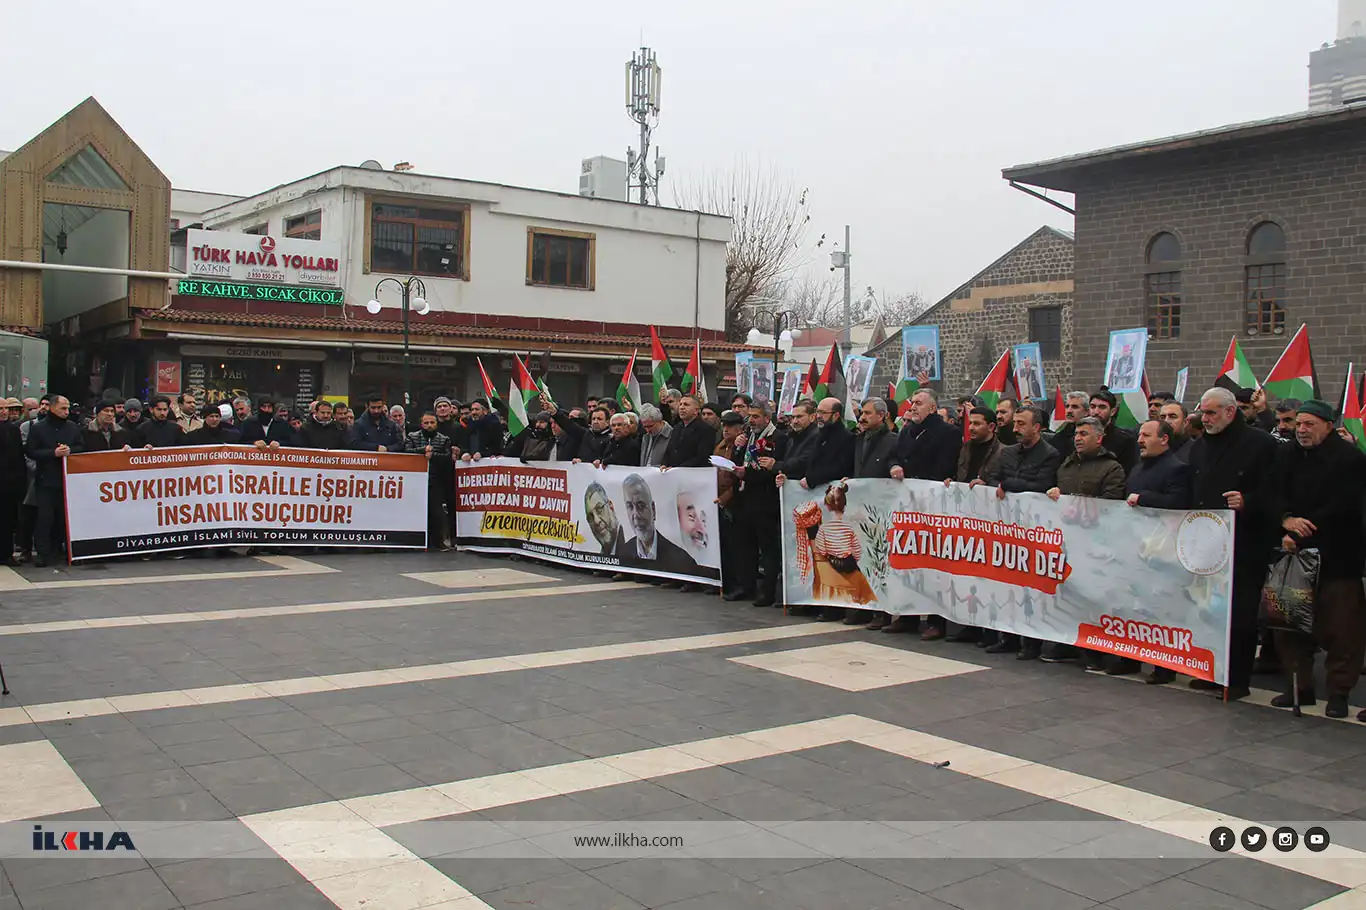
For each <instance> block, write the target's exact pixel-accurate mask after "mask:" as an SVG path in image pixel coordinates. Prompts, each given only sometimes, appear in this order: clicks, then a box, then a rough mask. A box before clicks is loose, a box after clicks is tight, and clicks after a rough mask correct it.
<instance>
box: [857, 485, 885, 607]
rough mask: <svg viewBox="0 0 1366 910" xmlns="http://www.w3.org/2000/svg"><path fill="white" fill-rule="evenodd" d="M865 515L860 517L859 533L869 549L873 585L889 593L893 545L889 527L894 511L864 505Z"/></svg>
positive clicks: (870, 573)
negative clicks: (888, 568)
mask: <svg viewBox="0 0 1366 910" xmlns="http://www.w3.org/2000/svg"><path fill="white" fill-rule="evenodd" d="M863 511H864V517H863V518H861V519H859V523H858V529H859V533H860V534H862V535H863V540H864V543H865V545H866V546H867V549H868V559H869V566H868V568H869V572H868V574H869V576H870V579H869V580H870V581H871V582H872V585H873V587H875V588H877V589H878V591H880V592H882V593H883V594H886V593H887V557H888V555H889V552H890V550H891V546H890V545H889V544H888V543H887V527H888V523H889V521H890V519H891V515H892V513H891V512H890V511H889V510H887V509H881V508H878V507H877V506H873V505H865V506H864V507H863Z"/></svg>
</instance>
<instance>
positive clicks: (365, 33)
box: [0, 0, 1336, 299]
mask: <svg viewBox="0 0 1366 910" xmlns="http://www.w3.org/2000/svg"><path fill="white" fill-rule="evenodd" d="M1335 26H1336V2H1335V0H1144V2H1142V3H1134V2H1126V3H1115V2H1087V0H1032V2H1029V3H1021V2H1019V0H952V2H930V0H882V2H876V0H845V2H843V3H833V2H821V3H816V2H811V0H729V2H720V0H689V2H685V3H674V2H670V3H663V2H656V3H653V4H650V3H641V2H634V3H624V2H618V0H593V2H587V3H564V2H556V3H549V2H544V0H520V2H516V3H475V2H472V0H463V2H441V0H407V2H401V3H383V2H370V3H365V4H361V3H355V2H350V0H327V2H316V0H276V2H270V3H263V2H256V0H239V2H236V3H231V4H209V5H205V4H198V3H184V2H177V3H171V2H162V0H119V2H114V3H110V2H107V0H104V2H91V0H68V2H66V3H63V4H62V5H61V8H60V14H54V13H53V11H52V10H51V9H50V8H48V7H47V6H45V5H44V4H39V3H25V4H11V5H10V8H9V9H7V10H6V12H5V26H4V28H3V29H0V84H3V85H5V86H6V87H7V89H6V90H5V91H4V92H0V148H6V149H14V148H15V147H17V146H18V145H20V144H22V143H23V142H25V141H27V140H28V139H30V138H31V137H32V136H34V135H35V134H36V133H38V132H39V131H41V130H42V129H43V128H44V127H45V126H47V125H48V124H49V123H51V122H52V121H53V120H54V119H56V118H57V117H59V116H60V115H61V114H62V113H64V112H65V111H66V110H68V109H70V108H71V107H73V106H75V105H76V104H77V103H79V102H80V101H81V100H82V99H84V98H85V97H86V96H88V95H94V96H95V97H96V98H98V99H99V100H100V102H101V103H102V104H103V105H104V106H105V107H106V108H107V109H108V110H109V111H110V112H111V113H112V114H113V116H114V117H115V119H117V120H118V121H119V122H120V123H121V124H122V125H123V127H124V128H125V129H126V130H127V131H128V132H129V134H131V135H132V137H133V139H134V140H135V141H136V142H137V143H138V144H139V145H141V146H142V148H143V150H144V151H146V152H147V153H148V154H149V155H150V156H151V157H152V159H153V160H154V161H155V162H156V163H157V164H158V165H159V166H160V167H161V169H162V170H163V171H164V172H165V173H166V174H167V175H168V176H169V177H170V179H171V182H172V184H173V185H174V186H176V187H180V188H187V189H200V190H215V191H221V192H231V193H240V194H249V193H255V192H258V191H261V190H264V189H266V188H269V187H271V186H274V185H276V184H280V183H286V182H289V181H291V180H295V179H298V178H301V177H305V176H307V175H309V174H313V173H316V172H318V171H321V170H324V169H326V168H328V167H332V166H335V165H339V164H359V163H360V162H361V161H362V160H364V159H366V158H377V159H379V160H380V161H381V162H382V163H383V164H384V165H385V166H386V167H388V166H390V165H392V164H394V163H396V162H398V161H402V160H408V161H411V162H412V163H413V164H414V165H415V166H416V168H417V170H419V171H422V172H425V173H432V174H443V175H450V176H457V177H466V178H471V179H478V180H489V181H496V182H502V183H511V184H519V185H524V186H531V187H539V188H545V189H554V190H560V191H566V192H577V187H578V183H577V180H578V168H579V161H580V159H582V158H585V157H588V156H591V155H597V154H608V155H613V156H617V157H624V154H625V149H626V146H627V145H628V144H634V143H635V141H636V135H635V127H634V124H632V123H631V121H630V120H628V119H627V117H626V115H625V113H624V98H623V94H624V90H623V65H624V63H625V61H626V60H628V59H629V58H630V56H631V53H632V52H633V51H634V50H635V48H636V47H637V46H639V44H640V41H641V38H642V36H643V38H644V41H645V43H647V44H648V45H650V46H651V47H653V48H654V49H655V50H656V52H657V53H658V55H659V62H660V64H661V66H662V67H663V69H664V79H663V99H662V100H663V114H662V118H661V122H660V126H659V129H658V131H657V133H656V141H657V143H658V144H659V145H660V146H661V147H662V149H663V152H664V154H665V155H666V156H667V159H668V171H669V172H670V174H669V175H666V177H665V190H664V193H663V196H664V198H665V201H666V202H667V201H668V199H669V195H670V194H669V188H668V184H669V178H670V176H679V177H681V176H683V175H684V174H685V173H687V172H699V171H711V170H714V169H718V168H725V167H729V166H731V164H732V163H733V162H734V161H736V160H737V159H740V158H744V159H747V160H749V161H751V162H763V163H765V164H766V165H769V166H771V167H773V168H775V169H777V170H779V171H781V172H783V173H786V174H788V175H790V176H791V178H792V179H793V180H794V181H796V182H798V183H799V184H801V185H803V186H807V187H809V189H810V200H811V214H812V227H813V230H812V234H811V237H812V240H813V241H814V239H815V237H817V236H819V234H820V233H821V232H823V231H824V232H828V233H829V234H830V235H831V236H832V237H833V236H835V235H837V234H841V233H842V232H843V226H844V224H845V223H846V222H847V223H849V224H851V225H852V226H853V254H854V257H853V263H854V272H853V277H854V283H855V287H856V288H862V287H863V286H865V285H872V286H873V287H875V288H877V289H878V290H879V291H881V290H883V289H885V290H886V291H887V292H888V293H899V292H905V291H913V290H918V291H920V292H921V293H923V294H925V295H926V296H927V297H929V298H931V299H938V298H939V297H941V296H943V295H944V294H946V293H948V292H950V291H951V290H953V289H954V288H955V287H956V286H958V285H959V284H961V283H962V282H964V281H966V280H967V279H968V278H970V277H971V276H972V274H973V273H974V272H976V271H977V270H979V269H980V268H982V267H983V266H985V265H987V264H988V263H990V262H991V261H992V260H993V259H995V258H996V257H997V256H999V255H1000V254H1001V253H1003V252H1005V251H1006V250H1007V249H1008V248H1009V247H1011V246H1012V245H1014V244H1015V243H1016V242H1018V241H1019V240H1020V239H1022V238H1023V237H1024V236H1025V235H1026V234H1028V233H1029V232H1030V231H1032V230H1034V229H1035V228H1037V227H1038V226H1039V225H1041V224H1044V223H1049V224H1053V225H1056V226H1059V227H1063V228H1070V227H1071V223H1070V218H1068V216H1067V215H1066V214H1065V213H1063V212H1061V211H1058V210H1057V209H1054V208H1052V207H1051V206H1048V205H1046V204H1044V203H1042V202H1038V201H1035V200H1032V199H1030V198H1028V197H1026V196H1024V195H1022V194H1020V193H1019V192H1017V191H1015V190H1012V189H1010V188H1009V187H1008V186H1007V185H1006V184H1005V183H1004V181H1002V180H1001V178H1000V170H1001V168H1002V167H1006V166H1009V165H1013V164H1020V163H1025V162H1030V161H1036V160H1040V159H1045V158H1052V157H1056V156H1059V155H1065V154H1071V153H1075V152H1082V151H1088V150H1092V149H1096V148H1103V147H1106V146H1110V145H1116V144H1120V143H1125V142H1131V141H1136V140H1142V139H1151V138H1158V137H1161V136H1165V135H1170V134H1172V133H1178V132H1186V131H1190V130H1196V129H1202V128H1206V127H1211V126H1216V125H1220V124H1225V123H1232V122H1238V121H1243V120H1253V119H1258V118H1262V117H1269V116H1274V115H1278V114H1283V113H1288V112H1291V111H1296V110H1302V109H1304V108H1305V107H1306V105H1307V69H1306V67H1307V64H1308V55H1309V52H1310V51H1311V50H1313V49H1314V48H1316V47H1318V46H1319V45H1320V44H1321V43H1323V42H1324V41H1332V40H1333V38H1334V31H1335ZM813 267H816V266H814V265H813ZM821 268H822V269H823V266H821Z"/></svg>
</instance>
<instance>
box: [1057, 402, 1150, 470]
mask: <svg viewBox="0 0 1366 910" xmlns="http://www.w3.org/2000/svg"><path fill="white" fill-rule="evenodd" d="M1118 414H1119V399H1118V398H1116V397H1115V393H1114V392H1111V391H1110V390H1109V389H1107V388H1105V386H1101V387H1100V388H1099V389H1096V391H1095V392H1093V393H1091V416H1092V417H1094V418H1096V419H1097V420H1099V421H1100V422H1101V423H1103V424H1104V425H1105V448H1106V449H1107V450H1108V451H1109V452H1110V453H1111V454H1112V455H1114V456H1115V458H1117V459H1119V463H1120V465H1122V466H1123V467H1124V473H1125V474H1128V473H1129V472H1130V471H1132V470H1133V469H1134V465H1136V464H1138V436H1137V435H1136V434H1135V433H1134V432H1133V431H1131V430H1126V429H1124V428H1123V427H1117V426H1115V417H1116V416H1117V415H1118ZM1069 454H1070V453H1069Z"/></svg>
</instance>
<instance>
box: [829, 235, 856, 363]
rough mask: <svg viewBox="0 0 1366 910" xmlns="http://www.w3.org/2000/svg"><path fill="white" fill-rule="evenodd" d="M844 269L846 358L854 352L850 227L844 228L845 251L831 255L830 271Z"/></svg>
mask: <svg viewBox="0 0 1366 910" xmlns="http://www.w3.org/2000/svg"><path fill="white" fill-rule="evenodd" d="M835 269H844V337H843V338H842V339H841V341H840V349H841V350H842V351H843V353H844V356H845V357H848V356H849V354H850V352H851V351H852V350H853V347H854V341H853V323H854V308H853V287H854V285H853V281H852V277H851V275H850V273H849V225H847V224H846V225H845V226H844V249H843V250H835V251H834V252H832V253H831V254H830V271H832V272H833V271H834V270H835Z"/></svg>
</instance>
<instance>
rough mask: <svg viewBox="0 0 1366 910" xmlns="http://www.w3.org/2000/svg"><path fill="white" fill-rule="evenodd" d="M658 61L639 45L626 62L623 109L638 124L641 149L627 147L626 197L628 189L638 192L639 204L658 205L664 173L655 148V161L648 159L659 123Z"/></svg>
mask: <svg viewBox="0 0 1366 910" xmlns="http://www.w3.org/2000/svg"><path fill="white" fill-rule="evenodd" d="M660 75H661V74H660V69H659V63H658V62H657V61H656V60H655V52H654V51H652V50H650V49H649V48H648V47H642V48H641V49H640V50H639V51H637V52H636V53H635V54H633V55H632V56H631V59H630V60H629V61H628V62H627V63H626V113H627V114H628V115H629V116H630V118H631V119H632V120H634V121H635V122H636V123H637V124H639V125H640V151H639V153H637V152H636V150H635V149H632V148H629V147H628V148H627V149H626V168H627V181H628V183H627V194H626V195H627V197H628V198H629V197H630V195H631V190H636V189H638V190H639V192H640V204H641V205H649V204H650V196H651V194H653V195H654V204H655V205H659V178H660V177H663V176H664V159H663V158H662V157H660V154H659V150H658V149H655V161H654V165H653V166H651V164H650V160H649V152H650V136H651V134H652V133H653V132H654V129H655V127H656V126H658V125H659V83H660Z"/></svg>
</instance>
